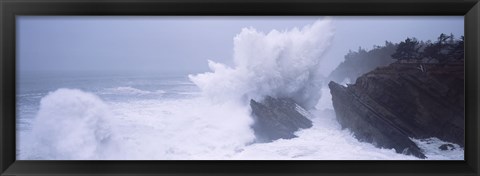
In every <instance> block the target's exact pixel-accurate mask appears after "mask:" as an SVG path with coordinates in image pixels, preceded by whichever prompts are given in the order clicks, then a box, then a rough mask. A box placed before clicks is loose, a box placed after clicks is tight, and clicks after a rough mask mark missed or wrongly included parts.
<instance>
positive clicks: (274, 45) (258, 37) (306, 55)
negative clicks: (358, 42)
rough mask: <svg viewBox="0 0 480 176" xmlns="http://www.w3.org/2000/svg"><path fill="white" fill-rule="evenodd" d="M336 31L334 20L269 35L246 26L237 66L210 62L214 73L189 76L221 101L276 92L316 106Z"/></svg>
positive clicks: (236, 52) (237, 39)
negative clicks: (326, 54) (326, 55)
mask: <svg viewBox="0 0 480 176" xmlns="http://www.w3.org/2000/svg"><path fill="white" fill-rule="evenodd" d="M333 33H334V32H333V27H332V25H331V21H330V20H329V19H324V20H318V21H316V22H315V23H313V24H311V25H307V26H304V27H303V28H302V29H298V28H293V29H291V30H289V31H277V30H272V31H270V32H269V33H267V34H265V33H262V32H259V31H257V30H256V29H255V28H253V27H250V28H244V29H242V31H241V32H240V34H238V35H237V36H236V37H235V38H234V56H233V59H234V63H235V66H234V67H233V68H230V67H228V66H226V65H224V64H221V63H215V62H213V61H208V65H209V67H210V69H211V70H212V72H207V73H203V74H197V75H190V76H189V78H190V80H192V81H193V82H194V83H195V84H196V85H197V86H198V87H200V89H201V90H202V92H203V94H204V95H206V96H207V97H210V98H211V99H213V100H215V101H225V100H232V99H234V100H240V101H242V102H248V101H249V100H250V99H252V98H253V99H257V100H260V99H262V98H264V96H266V95H270V96H273V97H290V98H292V99H294V100H295V101H296V102H297V103H298V104H300V105H301V106H302V107H304V108H306V109H310V108H312V107H314V106H315V105H316V104H317V101H318V99H319V98H320V96H321V95H320V92H321V91H319V90H320V88H321V81H322V79H321V74H320V73H319V70H318V68H319V65H320V64H321V63H322V60H323V58H322V54H323V53H324V52H325V51H326V50H327V48H328V46H329V45H330V43H331V40H332V38H333Z"/></svg>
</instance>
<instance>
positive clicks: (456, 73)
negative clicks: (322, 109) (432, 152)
mask: <svg viewBox="0 0 480 176" xmlns="http://www.w3.org/2000/svg"><path fill="white" fill-rule="evenodd" d="M329 87H330V91H331V94H332V101H333V106H334V109H335V113H336V115H337V120H338V122H339V123H340V124H341V125H342V127H343V128H349V129H350V130H351V131H352V132H353V133H354V134H355V136H356V137H357V138H358V139H359V140H362V141H366V142H370V143H373V144H375V145H377V146H378V147H384V148H394V149H395V150H396V151H397V152H398V153H406V154H411V155H415V156H417V157H420V158H424V157H425V156H424V155H423V154H422V152H421V150H420V149H419V148H418V146H416V145H415V143H413V142H412V141H411V140H410V139H409V137H412V138H417V139H422V138H429V137H437V138H439V139H441V140H444V141H449V142H453V143H457V144H459V145H460V146H464V99H465V97H464V66H463V62H460V63H450V64H448V65H440V64H422V66H419V64H414V63H412V64H401V63H394V64H391V65H389V66H387V67H382V68H377V69H376V70H374V71H371V72H369V73H367V74H365V75H363V76H361V77H359V78H358V79H357V81H356V83H355V84H353V85H349V86H348V87H344V86H342V85H339V84H337V83H334V82H330V83H329Z"/></svg>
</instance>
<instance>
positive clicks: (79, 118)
mask: <svg viewBox="0 0 480 176" xmlns="http://www.w3.org/2000/svg"><path fill="white" fill-rule="evenodd" d="M109 116H111V114H110V111H109V108H108V106H107V105H106V104H105V103H104V102H103V101H102V100H100V99H99V98H98V97H97V96H95V95H93V94H90V93H85V92H82V91H80V90H76V89H58V90H57V91H55V92H51V93H49V94H48V95H47V96H45V97H44V98H42V100H41V102H40V110H39V111H38V114H37V116H36V118H35V121H34V122H33V129H32V136H31V138H30V140H31V142H30V144H31V146H30V148H29V153H30V156H29V157H30V158H31V159H96V158H104V157H103V155H104V154H106V153H108V152H107V151H105V150H104V149H105V148H104V147H105V146H106V145H109V142H111V141H110V138H111V135H112V134H111V128H110V126H109V125H108V122H106V120H107V118H108V117H109Z"/></svg>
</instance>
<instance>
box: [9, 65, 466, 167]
mask: <svg viewBox="0 0 480 176" xmlns="http://www.w3.org/2000/svg"><path fill="white" fill-rule="evenodd" d="M218 84H223V83H220V82H219V83H218ZM321 90H322V98H321V99H320V101H319V103H318V104H317V105H316V108H315V109H313V110H310V116H309V117H308V118H310V119H311V120H312V121H313V125H314V126H313V127H312V128H309V129H304V130H300V131H298V132H297V133H296V135H297V136H298V137H297V138H293V139H289V140H285V139H280V140H277V141H274V142H271V143H252V142H253V139H254V135H253V131H252V130H251V129H250V125H251V124H252V123H253V121H252V119H251V117H250V110H249V106H248V105H246V104H242V103H226V102H217V101H212V100H211V99H210V98H208V97H205V95H203V94H202V92H201V89H200V88H199V87H197V85H196V84H194V83H193V82H192V81H190V79H189V77H188V74H140V73H128V74H127V73H123V74H117V73H93V72H89V73H72V72H63V73H61V72H56V73H53V72H50V73H41V72H39V73H21V74H19V77H18V78H17V95H16V97H17V159H19V160H30V159H74V160H75V159H98V160H110V159H115V160H117V159H125V160H171V159H174V160H189V159H200V160H204V159H247V160H250V159H261V160H263V159H267V160H269V159H280V160H290V159H301V160H302V159H306V160H310V159H314V160H317V159H318V160H336V159H340V160H342V159H345V160H352V159H353V160H354V159H360V160H369V159H374V160H404V159H407V160H410V159H418V158H415V157H412V156H407V155H403V154H398V153H395V151H394V150H393V149H379V148H375V147H374V146H373V145H371V144H369V143H363V142H359V141H358V140H356V139H355V138H354V137H353V135H352V133H351V132H350V131H348V130H342V129H341V127H340V125H339V124H338V123H337V121H336V119H335V114H334V111H333V109H332V105H331V96H330V93H329V90H328V88H327V87H323V88H322V89H321ZM209 96H212V95H209ZM415 142H416V143H417V144H419V146H420V147H421V148H422V149H424V150H426V151H427V152H426V156H427V157H428V159H440V160H443V159H448V160H451V159H454V160H463V156H464V154H463V152H464V151H463V150H462V149H458V147H457V149H455V150H449V151H441V150H440V149H438V147H439V146H440V145H441V144H442V143H441V141H439V140H438V139H435V138H432V139H428V140H415Z"/></svg>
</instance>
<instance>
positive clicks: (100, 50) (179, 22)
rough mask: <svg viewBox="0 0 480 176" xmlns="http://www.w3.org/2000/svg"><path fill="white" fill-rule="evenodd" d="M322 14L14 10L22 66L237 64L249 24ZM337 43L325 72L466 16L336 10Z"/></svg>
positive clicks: (455, 28)
mask: <svg viewBox="0 0 480 176" xmlns="http://www.w3.org/2000/svg"><path fill="white" fill-rule="evenodd" d="M321 18H323V17H282V16H279V17H160V16H159V17H40V16H20V17H17V67H18V69H19V71H20V72H24V71H45V70H46V71H64V70H72V71H147V72H164V71H167V72H168V71H181V72H192V73H196V72H203V71H207V70H208V65H207V59H210V60H213V61H216V62H220V63H225V64H227V65H230V66H232V65H233V61H232V56H233V38H234V37H235V35H236V34H238V33H240V31H241V29H242V28H244V27H254V28H256V29H257V30H259V31H263V32H265V33H268V32H269V31H270V30H272V29H277V30H279V31H284V30H289V29H291V28H293V27H299V28H301V27H303V26H305V25H307V24H312V23H313V22H314V21H315V20H318V19H321ZM331 18H332V20H333V25H334V27H335V37H334V39H333V43H332V45H331V47H330V48H329V50H328V51H327V53H326V54H325V55H324V57H328V58H329V60H331V62H329V63H327V64H324V65H322V66H321V68H320V69H322V73H324V74H328V73H329V72H330V71H331V70H333V69H334V68H335V67H336V66H337V65H338V64H339V63H340V62H342V61H343V59H344V55H345V54H346V53H347V52H348V50H357V49H358V47H359V46H361V47H362V48H367V49H370V48H372V46H373V45H384V43H385V41H386V40H388V41H391V42H394V43H397V42H400V41H402V40H404V39H406V38H407V37H416V38H417V39H419V40H436V38H437V37H438V36H439V34H440V33H447V34H450V33H453V34H454V35H455V36H456V37H457V38H458V37H459V36H461V35H463V33H464V19H463V16H454V17H442V16H435V17H418V16H416V17H374V16H372V17H331Z"/></svg>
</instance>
